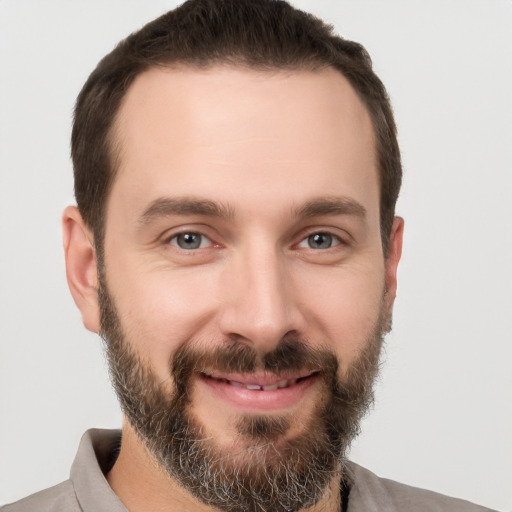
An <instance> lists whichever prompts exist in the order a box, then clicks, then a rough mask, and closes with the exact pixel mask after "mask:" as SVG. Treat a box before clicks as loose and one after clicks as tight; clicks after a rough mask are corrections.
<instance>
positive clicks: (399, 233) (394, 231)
mask: <svg viewBox="0 0 512 512" xmlns="http://www.w3.org/2000/svg"><path fill="white" fill-rule="evenodd" d="M403 235H404V219H402V218H401V217H395V218H394V220H393V226H392V228H391V234H390V237H389V250H388V255H387V258H386V262H385V273H386V275H385V279H386V298H387V300H388V301H389V304H388V307H389V308H390V309H391V307H392V306H393V302H394V300H395V297H396V288H397V270H398V263H399V262H400V258H401V256H402V242H403Z"/></svg>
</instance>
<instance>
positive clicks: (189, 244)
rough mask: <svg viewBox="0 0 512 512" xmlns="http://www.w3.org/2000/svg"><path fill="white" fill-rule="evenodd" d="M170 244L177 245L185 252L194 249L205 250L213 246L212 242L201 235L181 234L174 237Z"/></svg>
mask: <svg viewBox="0 0 512 512" xmlns="http://www.w3.org/2000/svg"><path fill="white" fill-rule="evenodd" d="M169 243H170V244H171V245H175V246H176V247H179V248H180V249H183V250H184V251H192V250H194V249H203V248H204V247H208V246H210V245H211V243H212V242H211V240H210V239H209V238H208V237H207V236H205V235H202V234H201V233H193V232H189V233H179V234H177V235H174V236H173V237H172V238H171V239H170V240H169Z"/></svg>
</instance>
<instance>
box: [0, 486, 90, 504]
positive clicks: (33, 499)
mask: <svg viewBox="0 0 512 512" xmlns="http://www.w3.org/2000/svg"><path fill="white" fill-rule="evenodd" d="M0 511H1V512H81V508H80V506H79V504H78V501H77V499H76V494H75V490H74V489H73V484H72V483H71V480H66V481H65V482H62V483H61V484H58V485H55V486H54V487H50V488H48V489H45V490H44V491H39V492H36V493H35V494H32V495H30V496H27V497H26V498H23V499H21V500H19V501H16V502H14V503H11V504H9V505H5V506H3V507H0Z"/></svg>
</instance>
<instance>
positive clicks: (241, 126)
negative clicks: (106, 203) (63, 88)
mask: <svg viewBox="0 0 512 512" xmlns="http://www.w3.org/2000/svg"><path fill="white" fill-rule="evenodd" d="M113 134H114V139H115V141H116V145H117V147H118V148H119V158H118V169H117V176H116V181H115V183H114V186H113V190H112V195H113V196H115V195H116V194H122V195H123V196H130V195H131V196H132V199H133V200H134V204H135V202H137V201H140V202H141V203H142V202H146V203H147V202H149V201H151V200H154V199H155V198H157V197H158V196H169V195H170V196H172V195H175V194H178V193H179V194H181V195H184V196H195V195H197V194H199V195H202V196H205V197H207V198H213V199H216V200H219V201H223V200H225V201H226V202H227V203H231V202H232V200H233V199H234V197H232V195H233V194H232V193H233V191H235V192H236V198H238V199H240V201H241V204H243V199H244V198H245V199H248V200H250V199H251V198H252V196H254V195H256V194H259V196H262V195H263V196H265V197H266V200H267V201H268V202H270V201H283V200H293V201H294V202H295V203H300V202H301V201H306V200H307V199H308V197H307V196H308V195H317V196H318V195H320V196H321V195H332V194H338V195H344V196H346V195H349V196H357V195H364V194H366V195H368V193H370V195H372V196H373V199H374V200H375V201H374V202H375V203H376V204H375V205H374V206H375V207H376V208H377V209H378V190H377V189H378V178H377V168H376V163H375V162H376V159H375V143H374V134H373V128H372V124H371V120H370V117H369V115H368V112H367V110H366V108H365V107H364V105H363V104H362V102H361V101H360V99H359V97H358V96H357V94H356V93H355V91H354V90H353V88H352V87H351V85H350V84H349V83H348V81H347V80H346V79H345V78H344V77H343V76H342V75H341V74H340V73H338V72H337V71H335V70H334V69H330V68H326V69H322V70H318V71H302V70H301V71H284V70H278V71H275V70H274V71H259V70H253V69H246V68H240V67H230V66H227V65H225V66H214V67H211V68H208V69H194V68H190V67H177V68H152V69H150V70H148V71H146V72H144V73H142V74H141V75H139V76H138V77H137V78H136V80H135V81H134V83H133V84H132V85H131V86H130V88H129V90H128V92H127V94H126V96H125V98H124V100H123V103H122V105H121V108H120V110H119V113H118V116H117V118H116V122H115V126H114V130H113ZM333 184H335V185H336V186H337V187H338V189H337V190H333ZM283 192H286V194H285V197H283V195H284V194H283ZM224 196H225V197H224ZM141 207H142V205H141Z"/></svg>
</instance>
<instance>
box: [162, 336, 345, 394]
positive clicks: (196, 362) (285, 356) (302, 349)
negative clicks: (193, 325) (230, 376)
mask: <svg viewBox="0 0 512 512" xmlns="http://www.w3.org/2000/svg"><path fill="white" fill-rule="evenodd" d="M192 345H193V344H190V343H185V344H183V345H182V346H181V347H180V348H179V349H178V350H177V351H176V352H175V354H174V357H173V358H172V361H171V363H170V364H171V373H172V375H173V376H174V380H175V383H176V384H177V385H178V386H179V385H180V384H185V383H187V382H188V380H189V379H190V377H191V376H192V375H193V374H194V373H207V372H210V371H212V370H214V371H219V372H222V373H243V374H251V373H255V372H257V371H259V372H265V373H273V374H275V375H278V376H279V375H285V374H290V373H294V372H299V371H304V370H306V371H308V372H319V373H324V374H325V373H327V374H328V375H329V376H333V375H336V373H337V371H338V366H339V363H338V359H337V357H336V355H335V354H334V353H332V352H331V351H329V350H327V349H324V348H316V347H312V346H311V345H310V344H308V343H307V342H306V341H305V340H304V339H302V338H300V337H298V336H286V337H284V338H282V339H281V340H280V341H279V343H278V344H277V345H276V347H275V348H274V349H273V350H271V351H270V352H266V353H261V352H258V351H257V350H256V349H255V348H254V347H253V346H251V345H247V344H244V343H241V342H240V341H232V340H229V341H227V342H226V343H224V344H222V345H217V346H216V347H215V348H210V349H199V348H196V347H193V346H192ZM183 391H184V390H183Z"/></svg>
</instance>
